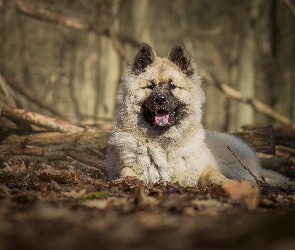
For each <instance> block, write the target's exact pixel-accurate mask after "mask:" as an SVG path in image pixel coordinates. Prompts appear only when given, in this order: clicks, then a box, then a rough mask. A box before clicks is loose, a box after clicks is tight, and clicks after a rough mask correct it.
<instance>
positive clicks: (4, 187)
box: [0, 159, 295, 250]
mask: <svg viewBox="0 0 295 250" xmlns="http://www.w3.org/2000/svg"><path fill="white" fill-rule="evenodd" d="M2 249H30V250H34V249H43V250H46V249H71V250H73V249H79V250H80V249H83V250H84V249H295V191H294V188H292V187H288V186H284V187H269V186H266V187H259V188H258V187H256V188H254V187H252V186H251V185H250V184H249V183H248V182H246V181H241V182H238V181H233V182H231V183H229V184H227V185H225V184H224V185H222V186H218V185H213V186H211V187H208V188H207V189H205V190H198V189H197V188H194V187H192V188H181V187H179V186H178V185H177V184H171V183H166V184H163V183H159V184H157V185H155V186H154V187H146V186H144V185H143V184H142V183H141V182H140V181H138V180H135V179H125V180H120V181H112V182H107V181H106V180H105V176H104V175H103V174H102V173H101V172H100V171H99V170H98V169H95V168H91V167H87V166H86V165H83V164H81V163H77V162H74V161H63V162H62V161H60V162H58V163H56V162H55V163H50V162H49V163H46V164H45V163H41V162H31V161H29V160H26V161H24V160H15V159H7V160H6V161H2V162H0V250H2Z"/></svg>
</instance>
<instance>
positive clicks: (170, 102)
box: [143, 92, 182, 127]
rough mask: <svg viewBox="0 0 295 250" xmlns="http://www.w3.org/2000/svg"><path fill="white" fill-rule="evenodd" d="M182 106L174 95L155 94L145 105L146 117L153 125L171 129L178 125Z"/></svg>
mask: <svg viewBox="0 0 295 250" xmlns="http://www.w3.org/2000/svg"><path fill="white" fill-rule="evenodd" d="M181 106H182V105H181V104H180V102H179V101H178V99H177V98H175V97H174V96H173V94H172V93H169V92H168V93H154V94H151V95H150V96H149V97H148V98H147V99H146V101H145V102H144V103H143V112H144V117H145V119H146V120H147V121H148V122H149V123H150V124H152V125H156V126H159V127H169V126H171V125H174V124H175V123H176V121H177V111H178V110H179V108H180V107H181Z"/></svg>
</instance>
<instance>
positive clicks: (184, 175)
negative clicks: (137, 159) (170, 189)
mask: <svg viewBox="0 0 295 250" xmlns="http://www.w3.org/2000/svg"><path fill="white" fill-rule="evenodd" d="M147 154H148V159H149V166H148V167H147V168H146V171H148V172H149V173H148V175H150V176H154V177H153V178H158V180H161V181H171V182H179V183H180V184H183V185H184V184H186V185H187V184H190V183H191V182H194V183H196V180H197V179H198V178H199V176H200V174H201V172H202V168H203V167H202V166H203V165H204V164H203V163H202V161H203V160H202V156H201V157H198V155H197V153H196V150H195V147H194V146H178V145H172V147H162V146H161V145H159V144H156V143H149V144H148V145H147ZM158 180H157V181H158Z"/></svg>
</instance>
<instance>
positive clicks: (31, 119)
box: [0, 101, 84, 133]
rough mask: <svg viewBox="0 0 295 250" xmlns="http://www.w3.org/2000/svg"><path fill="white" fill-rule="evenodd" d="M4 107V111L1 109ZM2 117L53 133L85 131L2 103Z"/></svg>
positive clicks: (67, 123) (0, 111)
mask: <svg viewBox="0 0 295 250" xmlns="http://www.w3.org/2000/svg"><path fill="white" fill-rule="evenodd" d="M1 107H2V109H1ZM0 116H3V117H6V118H8V119H10V120H12V121H21V122H27V123H29V124H33V125H36V126H39V127H42V128H46V129H48V130H49V131H53V132H62V133H66V132H82V131H83V130H84V129H83V128H81V127H78V126H76V125H73V124H71V123H69V122H66V121H62V120H58V119H55V118H51V117H48V116H44V115H41V114H38V113H34V112H28V111H25V110H23V109H17V108H12V107H10V106H8V105H5V104H4V103H2V102H1V101H0Z"/></svg>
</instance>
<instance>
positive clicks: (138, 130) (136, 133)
mask: <svg viewBox="0 0 295 250" xmlns="http://www.w3.org/2000/svg"><path fill="white" fill-rule="evenodd" d="M117 101H118V110H117V114H116V118H115V121H114V124H113V131H112V134H111V137H110V139H109V152H108V161H107V168H108V170H109V174H110V178H111V179H114V178H120V177H126V176H136V177H138V178H139V179H141V180H143V181H144V182H145V183H146V184H148V185H153V184H154V183H156V182H158V181H164V182H166V181H167V182H178V183H179V184H180V185H182V186H194V185H198V186H199V187H201V188H203V187H205V186H206V185H210V184H212V183H223V182H225V181H228V180H230V179H247V180H249V181H251V182H252V183H253V184H255V180H254V178H253V177H252V176H251V175H250V174H249V173H248V171H246V170H245V169H244V168H243V166H242V165H241V164H240V163H239V161H238V160H237V159H236V158H235V157H234V156H233V154H232V153H231V152H230V151H229V150H228V149H227V148H226V147H225V144H227V145H228V146H229V147H230V148H231V149H232V150H233V151H234V152H235V154H236V155H237V156H238V157H239V158H240V159H241V161H242V162H243V163H244V164H245V165H247V166H248V167H249V168H250V169H251V170H252V172H253V173H254V174H255V175H256V176H257V177H258V178H262V176H263V177H264V178H265V180H266V181H267V182H268V183H269V184H283V183H285V182H287V181H288V180H287V178H286V177H284V176H282V175H280V174H278V173H275V172H272V171H269V170H264V169H262V168H261V166H260V162H259V159H258V158H257V157H256V155H255V153H254V151H253V150H252V149H251V148H250V147H249V146H248V145H246V144H245V143H244V142H242V141H241V140H239V139H237V138H235V137H234V136H232V135H228V134H222V133H214V132H209V131H205V130H204V128H203V126H202V124H201V119H202V105H203V103H204V101H205V95H204V92H203V90H202V89H201V80H200V76H199V75H198V74H197V72H196V69H195V67H194V65H193V63H192V62H191V59H190V56H189V55H188V54H187V52H186V51H185V50H184V48H183V47H182V46H181V45H176V46H174V48H173V49H172V50H171V52H170V54H169V56H168V58H160V57H157V56H156V53H155V52H154V50H153V49H152V48H151V47H150V46H149V45H147V44H143V46H142V47H141V49H140V50H139V51H138V53H137V55H136V56H135V59H134V62H133V64H132V66H131V68H130V71H129V73H127V74H126V75H125V76H123V78H122V82H121V84H120V86H119V92H118V97H117Z"/></svg>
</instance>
